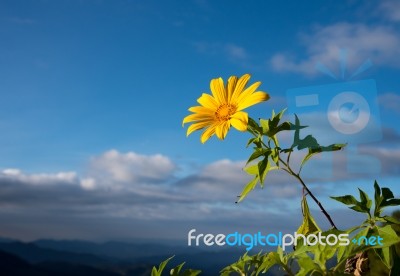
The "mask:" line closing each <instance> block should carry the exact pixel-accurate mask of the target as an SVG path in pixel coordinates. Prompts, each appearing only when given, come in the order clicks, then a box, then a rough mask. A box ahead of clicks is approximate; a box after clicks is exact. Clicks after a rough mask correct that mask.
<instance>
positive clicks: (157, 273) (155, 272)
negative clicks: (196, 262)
mask: <svg viewBox="0 0 400 276" xmlns="http://www.w3.org/2000/svg"><path fill="white" fill-rule="evenodd" d="M172 258H174V256H172V257H170V258H168V259H166V260H165V261H163V262H161V263H160V265H159V266H158V269H157V268H156V267H155V266H154V267H153V269H152V271H151V276H162V273H163V271H164V269H165V267H166V265H167V264H168V262H169V261H170V260H171V259H172ZM184 265H185V263H181V264H180V265H178V266H176V267H174V268H172V269H171V270H170V273H169V275H171V276H197V275H199V274H200V273H201V270H193V269H187V270H185V271H183V272H181V270H182V268H183V266H184Z"/></svg>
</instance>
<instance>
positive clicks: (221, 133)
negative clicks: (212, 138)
mask: <svg viewBox="0 0 400 276" xmlns="http://www.w3.org/2000/svg"><path fill="white" fill-rule="evenodd" d="M229 127H230V123H229V121H227V122H223V123H221V124H218V125H217V127H216V129H215V134H216V135H217V137H218V138H219V139H220V140H224V139H225V136H226V134H227V133H228V130H229Z"/></svg>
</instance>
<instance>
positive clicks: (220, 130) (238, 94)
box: [182, 74, 269, 143]
mask: <svg viewBox="0 0 400 276" xmlns="http://www.w3.org/2000/svg"><path fill="white" fill-rule="evenodd" d="M249 79H250V75H249V74H245V75H243V76H241V77H240V78H239V79H238V78H237V77H236V76H231V77H230V78H229V79H228V83H227V85H226V86H225V85H224V81H223V80H222V78H218V79H213V80H211V82H210V89H211V92H212V96H211V95H210V94H206V93H203V94H202V95H201V97H200V98H198V99H197V102H198V103H199V104H200V106H193V107H191V108H189V111H191V112H193V114H190V115H188V116H186V117H185V118H184V119H183V123H182V124H183V125H184V124H185V123H189V122H193V124H192V125H190V126H189V128H188V130H187V136H189V135H190V134H191V133H192V132H193V131H196V130H200V129H203V128H206V129H205V130H204V131H203V133H202V134H201V137H200V140H201V142H202V143H205V142H206V141H207V140H208V139H209V138H210V137H211V136H212V135H214V134H216V135H217V137H218V138H219V139H221V140H223V139H224V138H225V136H226V134H227V133H228V131H229V128H230V126H231V125H232V126H233V127H234V128H236V129H237V130H239V131H246V130H247V123H248V115H247V113H246V112H243V111H242V110H243V109H245V108H247V107H249V106H252V105H255V104H258V103H260V102H262V101H267V100H268V99H269V95H268V94H267V93H265V92H262V91H257V92H256V90H257V88H258V87H259V86H260V84H261V82H256V83H254V84H252V85H250V86H249V87H247V88H246V89H245V86H246V85H247V82H248V81H249Z"/></svg>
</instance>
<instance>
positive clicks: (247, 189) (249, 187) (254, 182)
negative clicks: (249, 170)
mask: <svg viewBox="0 0 400 276" xmlns="http://www.w3.org/2000/svg"><path fill="white" fill-rule="evenodd" d="M257 182H258V176H257V177H255V178H254V179H253V180H251V181H250V182H249V183H247V184H246V186H244V188H243V191H242V192H241V194H240V197H239V200H238V201H237V202H241V201H242V200H243V199H244V198H245V197H246V196H247V194H248V193H249V192H250V191H252V190H253V189H254V188H255V187H256V185H257Z"/></svg>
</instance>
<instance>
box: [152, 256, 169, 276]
mask: <svg viewBox="0 0 400 276" xmlns="http://www.w3.org/2000/svg"><path fill="white" fill-rule="evenodd" d="M173 257H175V256H172V257H170V258H168V259H166V260H165V261H163V262H162V263H160V265H159V266H158V269H156V267H153V269H152V270H151V276H161V274H162V272H163V270H164V268H165V266H166V265H167V264H168V262H169V261H170V260H171V259H172V258H173Z"/></svg>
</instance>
